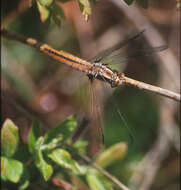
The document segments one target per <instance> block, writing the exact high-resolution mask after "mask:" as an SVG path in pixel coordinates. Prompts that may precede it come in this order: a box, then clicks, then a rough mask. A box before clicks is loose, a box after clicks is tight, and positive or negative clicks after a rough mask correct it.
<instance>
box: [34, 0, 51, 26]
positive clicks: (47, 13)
mask: <svg viewBox="0 0 181 190" xmlns="http://www.w3.org/2000/svg"><path fill="white" fill-rule="evenodd" d="M37 5H38V10H39V13H40V19H41V21H42V22H45V21H47V19H48V18H49V16H50V10H49V9H47V8H46V7H45V6H42V5H41V4H40V3H39V2H38V1H37Z"/></svg>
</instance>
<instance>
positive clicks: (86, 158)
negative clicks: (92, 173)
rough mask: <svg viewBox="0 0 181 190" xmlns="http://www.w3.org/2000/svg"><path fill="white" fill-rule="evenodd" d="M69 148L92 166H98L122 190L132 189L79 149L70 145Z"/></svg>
mask: <svg viewBox="0 0 181 190" xmlns="http://www.w3.org/2000/svg"><path fill="white" fill-rule="evenodd" d="M68 148H69V149H70V150H71V151H72V152H74V153H76V154H78V155H79V156H80V157H81V158H82V159H83V160H84V161H86V162H87V163H88V164H90V165H91V166H93V167H94V168H96V169H97V170H98V171H99V172H101V173H102V174H103V175H104V176H106V177H107V178H108V179H109V180H110V181H112V182H113V183H114V184H116V185H117V186H118V187H119V188H121V189H122V190H130V189H129V188H128V187H126V186H125V185H124V184H123V183H121V182H120V181H119V180H118V179H117V178H116V177H114V176H113V175H111V174H110V173H109V172H107V171H106V170H104V169H103V168H101V167H100V166H98V165H97V164H96V163H93V162H92V160H91V159H90V158H89V157H88V156H86V155H83V154H81V153H80V152H78V151H77V150H75V149H73V148H72V147H70V146H68Z"/></svg>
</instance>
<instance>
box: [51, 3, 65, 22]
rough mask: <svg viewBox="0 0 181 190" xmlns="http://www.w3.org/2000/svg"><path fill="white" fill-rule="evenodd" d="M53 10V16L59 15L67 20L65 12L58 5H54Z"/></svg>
mask: <svg viewBox="0 0 181 190" xmlns="http://www.w3.org/2000/svg"><path fill="white" fill-rule="evenodd" d="M51 10H52V13H53V14H56V15H59V16H60V17H61V18H63V19H65V15H64V12H63V10H62V9H61V7H60V6H58V5H57V4H56V3H53V5H52V7H51Z"/></svg>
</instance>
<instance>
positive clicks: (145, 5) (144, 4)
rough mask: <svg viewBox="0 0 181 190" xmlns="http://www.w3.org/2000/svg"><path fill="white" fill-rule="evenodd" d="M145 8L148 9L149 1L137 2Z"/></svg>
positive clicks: (139, 0) (140, 0) (138, 0)
mask: <svg viewBox="0 0 181 190" xmlns="http://www.w3.org/2000/svg"><path fill="white" fill-rule="evenodd" d="M136 1H137V3H138V4H140V5H141V6H142V7H143V8H145V9H146V8H148V0H136Z"/></svg>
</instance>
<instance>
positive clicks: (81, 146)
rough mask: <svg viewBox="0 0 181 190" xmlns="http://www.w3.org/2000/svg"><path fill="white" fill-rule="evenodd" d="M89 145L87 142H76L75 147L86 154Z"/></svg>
mask: <svg viewBox="0 0 181 190" xmlns="http://www.w3.org/2000/svg"><path fill="white" fill-rule="evenodd" d="M87 145H88V142H87V141H82V140H81V141H80V140H79V141H76V142H75V143H74V144H73V146H74V147H75V148H76V149H77V150H78V151H79V152H81V153H85V151H86V146H87Z"/></svg>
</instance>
